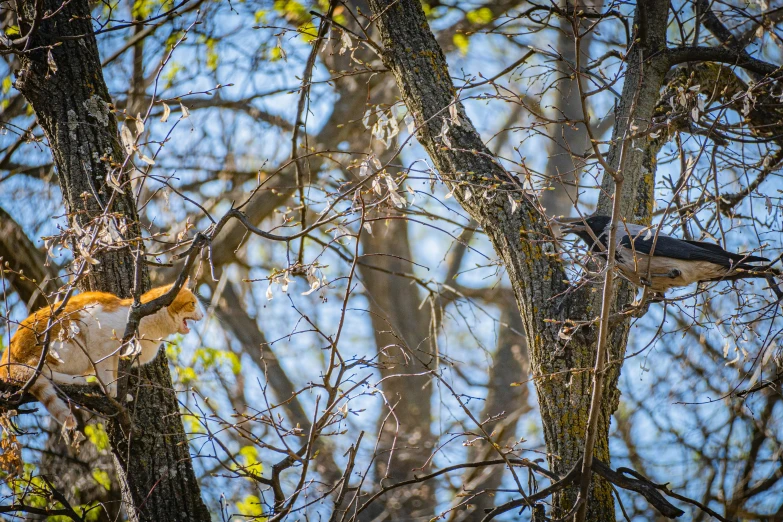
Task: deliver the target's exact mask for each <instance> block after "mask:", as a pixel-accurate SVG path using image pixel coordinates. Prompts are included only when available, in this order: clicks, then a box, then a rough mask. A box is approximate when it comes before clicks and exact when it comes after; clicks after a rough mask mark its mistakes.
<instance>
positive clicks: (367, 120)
mask: <svg viewBox="0 0 783 522" xmlns="http://www.w3.org/2000/svg"><path fill="white" fill-rule="evenodd" d="M371 114H372V109H367V110H366V111H364V116H363V117H362V123H363V124H364V128H365V129H369V128H370V115H371Z"/></svg>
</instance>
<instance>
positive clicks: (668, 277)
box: [617, 247, 728, 293]
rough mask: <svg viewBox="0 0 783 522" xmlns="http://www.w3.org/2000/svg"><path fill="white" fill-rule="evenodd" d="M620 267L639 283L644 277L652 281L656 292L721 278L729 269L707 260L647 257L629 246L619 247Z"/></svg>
mask: <svg viewBox="0 0 783 522" xmlns="http://www.w3.org/2000/svg"><path fill="white" fill-rule="evenodd" d="M617 253H618V259H617V268H619V269H620V272H622V274H623V276H624V277H625V278H626V279H628V280H629V281H631V282H632V283H633V284H635V285H637V286H644V285H642V280H646V281H648V282H649V283H650V289H651V290H652V291H653V292H661V293H663V292H666V290H668V289H670V288H676V287H679V286H688V285H690V284H692V283H696V282H698V281H705V280H708V279H713V278H719V277H722V276H724V275H726V274H727V273H728V269H727V268H725V267H722V266H720V265H716V264H715V263H710V262H708V261H686V260H682V259H672V258H670V257H662V256H652V258H651V257H650V256H648V255H647V254H642V253H639V252H633V251H632V250H631V249H628V248H624V247H621V248H618V250H617Z"/></svg>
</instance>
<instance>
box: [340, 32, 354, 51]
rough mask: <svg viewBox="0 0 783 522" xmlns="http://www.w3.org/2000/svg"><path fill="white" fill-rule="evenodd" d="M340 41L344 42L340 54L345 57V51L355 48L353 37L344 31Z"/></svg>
mask: <svg viewBox="0 0 783 522" xmlns="http://www.w3.org/2000/svg"><path fill="white" fill-rule="evenodd" d="M340 41H341V42H342V47H340V54H341V55H343V54H345V51H347V50H348V49H350V48H351V46H353V42H352V41H351V35H349V34H348V31H343V34H342V36H340Z"/></svg>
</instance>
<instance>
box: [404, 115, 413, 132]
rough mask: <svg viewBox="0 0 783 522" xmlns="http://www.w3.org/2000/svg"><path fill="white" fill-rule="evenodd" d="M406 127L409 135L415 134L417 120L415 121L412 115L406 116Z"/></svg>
mask: <svg viewBox="0 0 783 522" xmlns="http://www.w3.org/2000/svg"><path fill="white" fill-rule="evenodd" d="M405 125H406V126H407V127H408V134H413V132H414V131H415V130H416V120H414V119H413V116H411V113H408V114H406V115H405Z"/></svg>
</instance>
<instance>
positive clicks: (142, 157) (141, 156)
mask: <svg viewBox="0 0 783 522" xmlns="http://www.w3.org/2000/svg"><path fill="white" fill-rule="evenodd" d="M139 159H140V160H141V161H143V162H144V163H146V164H147V165H154V164H155V160H154V159H152V158H150V157H149V156H145V155H144V154H139Z"/></svg>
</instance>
